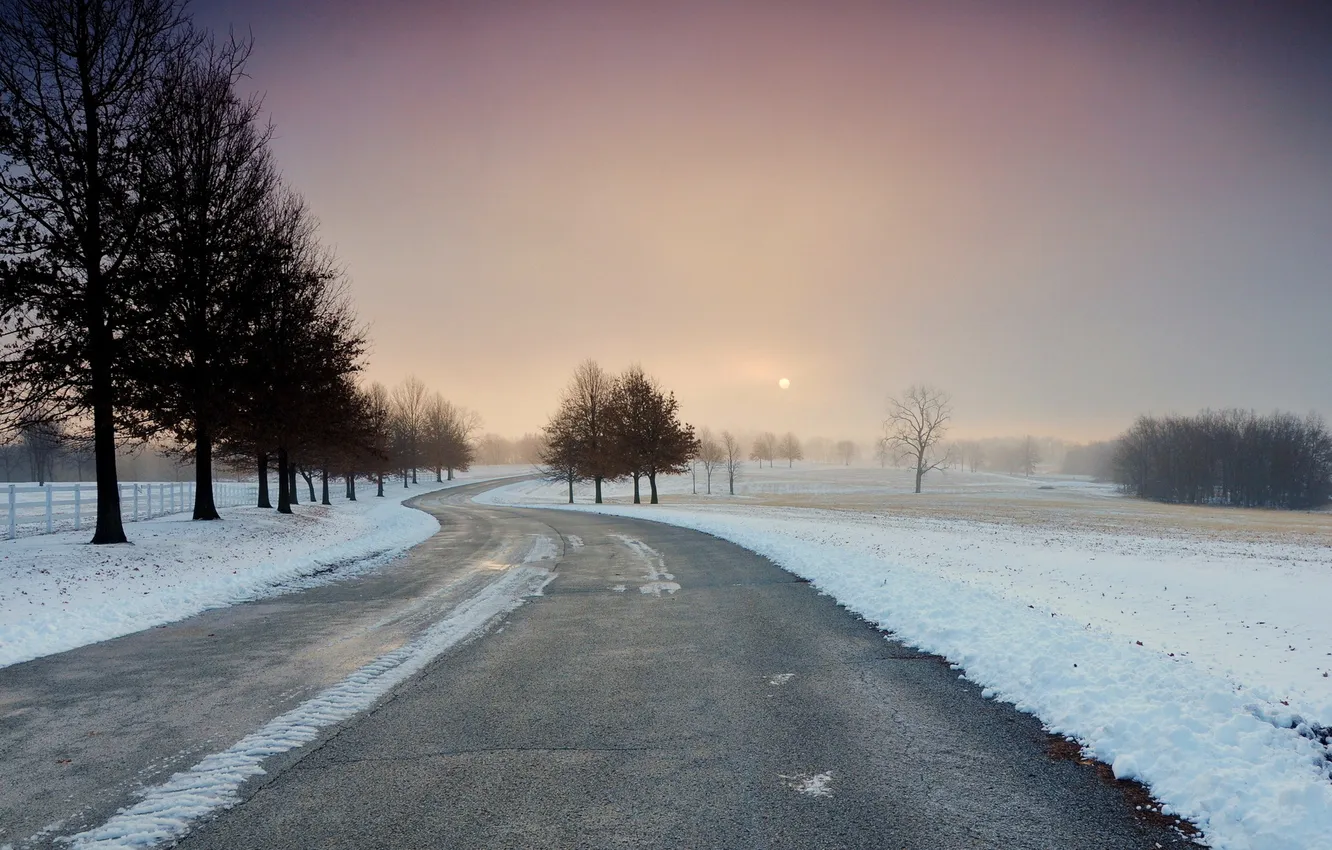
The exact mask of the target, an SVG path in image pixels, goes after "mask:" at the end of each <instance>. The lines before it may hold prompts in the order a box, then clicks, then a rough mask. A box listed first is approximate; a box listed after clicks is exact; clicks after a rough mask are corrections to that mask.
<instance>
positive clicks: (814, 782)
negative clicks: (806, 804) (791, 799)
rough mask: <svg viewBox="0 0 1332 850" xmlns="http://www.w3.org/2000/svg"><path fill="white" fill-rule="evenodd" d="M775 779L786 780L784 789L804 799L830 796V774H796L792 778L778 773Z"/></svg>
mask: <svg viewBox="0 0 1332 850" xmlns="http://www.w3.org/2000/svg"><path fill="white" fill-rule="evenodd" d="M777 778H778V779H784V780H786V787H788V788H790V789H791V790H792V791H795V792H796V793H798V794H804V795H805V796H806V797H831V796H832V778H833V777H832V773H813V774H810V773H797V774H794V775H792V776H787V775H786V774H784V773H779V774H777Z"/></svg>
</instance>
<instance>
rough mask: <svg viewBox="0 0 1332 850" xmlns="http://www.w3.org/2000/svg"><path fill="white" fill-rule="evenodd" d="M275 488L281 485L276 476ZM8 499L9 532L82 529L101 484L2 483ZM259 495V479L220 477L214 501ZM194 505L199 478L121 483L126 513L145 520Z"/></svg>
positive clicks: (222, 504)
mask: <svg viewBox="0 0 1332 850" xmlns="http://www.w3.org/2000/svg"><path fill="white" fill-rule="evenodd" d="M270 487H273V488H274V489H272V490H271V492H274V493H276V492H277V490H276V485H275V484H274V483H273V482H271V481H270ZM0 488H4V489H0V493H2V494H4V497H5V498H6V503H7V505H6V508H4V509H3V510H6V513H5V514H3V515H5V516H7V518H8V520H7V522H6V523H5V525H4V532H5V534H4V536H5V538H6V539H8V540H13V539H14V538H15V537H18V536H20V535H32V534H51V533H52V532H55V531H69V530H75V531H77V530H79V529H81V528H83V527H85V526H88V525H91V524H94V523H95V522H96V518H97V485H96V484H0ZM258 499H259V485H258V483H256V482H248V483H247V482H232V481H216V482H214V483H213V502H214V503H215V504H216V505H217V506H218V507H219V508H234V507H236V506H238V505H253V504H254V503H255V502H256V501H258ZM192 510H194V482H192V481H190V482H186V481H160V482H159V481H149V482H143V481H140V482H125V483H122V484H120V516H121V518H122V519H123V520H124V521H126V522H139V521H140V520H146V519H153V518H154V517H160V516H166V515H167V514H175V513H180V512H182V511H192Z"/></svg>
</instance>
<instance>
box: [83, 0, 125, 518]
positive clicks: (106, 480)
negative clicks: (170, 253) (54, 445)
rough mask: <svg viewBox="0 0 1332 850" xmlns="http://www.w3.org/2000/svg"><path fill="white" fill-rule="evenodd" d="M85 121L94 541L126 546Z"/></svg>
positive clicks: (96, 138)
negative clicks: (95, 486)
mask: <svg viewBox="0 0 1332 850" xmlns="http://www.w3.org/2000/svg"><path fill="white" fill-rule="evenodd" d="M82 14H84V12H83V9H82V7H80V15H82ZM84 24H85V22H84V21H83V20H80V21H79V30H80V32H84V31H86V29H85V26H84ZM79 66H80V67H79V75H80V77H81V78H82V79H81V83H82V88H83V103H84V104H85V105H88V104H90V103H92V102H93V97H92V91H91V78H90V75H91V73H92V68H91V60H90V59H89V58H88V57H87V55H86V54H85V55H82V56H80V57H79ZM85 116H86V120H85V127H84V133H83V144H84V163H85V168H86V172H85V174H84V178H85V180H86V181H87V184H86V185H87V194H86V197H85V198H84V199H83V201H84V203H83V209H84V211H85V219H84V222H83V233H82V234H81V235H82V237H83V238H82V239H80V240H79V241H80V242H81V243H82V245H81V246H80V247H82V249H83V257H82V259H83V267H84V268H83V271H84V274H85V275H86V276H87V283H86V287H87V288H86V289H85V290H84V295H85V297H84V311H85V319H84V324H85V325H86V327H87V329H88V349H87V351H88V371H89V373H90V374H89V378H90V379H91V386H90V387H89V396H90V398H89V400H90V401H91V402H92V412H93V451H94V452H95V453H96V463H97V528H96V530H95V531H94V532H93V539H92V542H93V543H95V544H102V543H126V542H128V539H127V538H126V537H125V525H124V523H122V522H121V520H120V482H119V480H118V479H117V477H116V424H115V395H114V394H115V388H114V385H113V384H112V381H111V375H112V369H111V352H112V347H113V346H114V345H115V341H114V338H113V337H112V334H111V327H110V325H109V324H108V323H107V321H106V301H107V294H106V277H105V275H104V274H103V272H102V253H103V247H104V246H103V244H102V243H103V239H102V188H103V187H102V175H101V145H102V140H101V129H102V128H101V115H100V114H99V113H98V111H97V109H96V108H90V109H87V110H86V111H85ZM76 232H77V231H76Z"/></svg>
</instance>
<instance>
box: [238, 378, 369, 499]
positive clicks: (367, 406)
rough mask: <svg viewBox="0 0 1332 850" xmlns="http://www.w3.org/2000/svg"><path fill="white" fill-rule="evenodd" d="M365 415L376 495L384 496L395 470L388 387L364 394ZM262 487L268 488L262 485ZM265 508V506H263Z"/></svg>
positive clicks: (363, 408) (367, 390)
mask: <svg viewBox="0 0 1332 850" xmlns="http://www.w3.org/2000/svg"><path fill="white" fill-rule="evenodd" d="M362 404H363V407H362V410H363V411H364V413H363V415H364V416H365V420H366V430H367V431H369V433H370V434H371V439H372V442H371V444H370V449H371V452H372V454H371V458H370V459H371V462H372V464H373V466H372V472H373V475H374V477H375V495H376V496H378V497H383V495H384V473H385V472H386V471H387V470H389V469H392V468H393V464H394V460H393V458H392V457H390V455H389V452H390V451H391V450H392V446H393V402H392V400H391V398H390V396H389V391H388V387H385V386H384V385H383V384H381V383H379V382H378V381H376V382H375V383H373V384H371V385H370V387H369V388H368V389H366V390H365V392H364V397H363V402H362ZM260 486H267V485H266V484H261V485H260ZM261 507H263V506H261Z"/></svg>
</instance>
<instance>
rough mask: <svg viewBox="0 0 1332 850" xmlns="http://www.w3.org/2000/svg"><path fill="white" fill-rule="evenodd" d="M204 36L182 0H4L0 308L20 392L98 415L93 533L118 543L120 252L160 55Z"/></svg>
mask: <svg viewBox="0 0 1332 850" xmlns="http://www.w3.org/2000/svg"><path fill="white" fill-rule="evenodd" d="M196 41H197V39H196V36H194V35H193V33H192V32H191V28H190V26H189V23H188V19H187V18H186V16H185V14H184V11H183V6H182V4H181V3H179V2H176V0H3V2H0V252H2V253H3V254H4V255H5V256H7V257H8V258H9V260H10V261H11V263H12V264H13V265H12V269H13V270H14V273H13V274H12V275H8V276H7V279H6V285H5V286H4V287H3V288H2V289H3V294H0V300H3V301H4V302H5V303H4V304H0V316H4V317H5V319H6V322H7V325H8V326H7V327H6V328H5V331H6V333H7V334H8V339H9V344H8V346H7V350H6V352H5V356H4V357H3V363H4V367H3V368H4V371H3V372H2V373H0V381H3V383H4V385H5V388H6V389H7V391H8V392H9V393H10V394H11V398H12V397H13V395H12V394H13V393H14V387H15V386H16V385H19V384H22V385H23V386H24V387H25V391H24V392H23V393H22V395H23V398H22V401H23V402H24V403H26V404H28V405H32V404H39V405H40V406H42V407H45V408H47V409H48V412H49V409H50V408H59V409H61V410H62V412H63V411H72V410H81V411H84V410H86V411H90V412H91V414H92V428H93V445H94V450H95V452H96V477H97V525H96V531H95V532H94V534H93V539H92V542H93V543H123V542H125V539H126V538H125V530H124V526H123V525H122V523H121V520H120V495H119V488H118V485H117V477H116V436H115V434H116V422H115V417H116V415H117V412H118V411H117V408H118V405H119V404H120V402H121V400H120V398H119V397H118V385H117V372H118V367H119V365H120V362H121V358H122V357H123V355H124V353H125V352H126V351H128V350H130V349H131V347H132V346H133V345H135V344H136V343H137V342H139V339H138V337H137V336H136V334H135V331H136V329H137V328H136V325H135V322H134V317H133V313H132V309H131V308H132V307H133V305H134V304H135V299H134V297H133V296H134V290H135V288H136V285H137V283H138V280H139V278H138V276H137V275H131V274H127V273H126V268H125V264H126V261H127V260H128V259H129V257H130V255H131V253H132V251H133V250H134V248H135V246H136V244H137V242H138V240H139V239H140V236H141V232H142V228H143V224H144V218H145V213H146V209H147V205H148V203H149V202H148V200H147V198H146V193H145V192H144V191H143V189H144V181H145V180H146V179H147V178H148V177H149V176H150V175H149V169H148V168H147V167H146V162H145V158H146V156H147V154H148V153H149V151H151V150H152V148H153V142H152V140H151V138H150V136H151V133H152V132H153V120H152V119H153V102H154V98H155V96H156V94H157V89H158V87H159V83H160V81H161V79H162V76H163V70H164V68H165V67H166V66H167V65H168V64H170V63H171V62H172V61H174V60H176V59H177V58H178V57H179V56H181V55H182V54H184V53H186V52H188V51H189V50H191V49H192V47H193V45H194V44H195V43H196Z"/></svg>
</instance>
